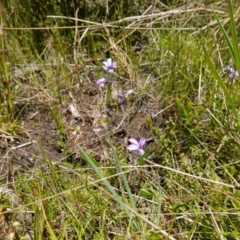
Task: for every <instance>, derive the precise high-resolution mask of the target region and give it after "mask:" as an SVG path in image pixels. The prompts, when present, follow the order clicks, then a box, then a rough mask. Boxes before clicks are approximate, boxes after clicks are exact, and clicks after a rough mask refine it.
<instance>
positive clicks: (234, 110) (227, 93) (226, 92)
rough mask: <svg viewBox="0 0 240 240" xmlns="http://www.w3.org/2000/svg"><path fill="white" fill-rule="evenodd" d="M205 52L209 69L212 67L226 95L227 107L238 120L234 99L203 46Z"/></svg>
mask: <svg viewBox="0 0 240 240" xmlns="http://www.w3.org/2000/svg"><path fill="white" fill-rule="evenodd" d="M203 50H204V55H205V58H206V61H207V63H208V65H209V67H210V69H211V71H212V73H213V75H214V77H215V78H216V79H217V81H218V83H219V85H220V87H221V88H222V90H223V92H224V94H225V97H226V102H227V105H228V106H229V107H230V108H231V109H232V112H233V114H234V116H235V118H236V119H238V115H237V110H236V107H235V104H234V102H233V100H232V97H231V95H230V93H229V91H228V89H227V87H226V85H225V84H224V82H223V80H222V78H221V77H220V76H219V74H218V72H217V70H216V68H215V67H214V65H213V63H212V61H211V59H210V58H209V56H208V53H207V50H206V48H205V47H204V46H203Z"/></svg>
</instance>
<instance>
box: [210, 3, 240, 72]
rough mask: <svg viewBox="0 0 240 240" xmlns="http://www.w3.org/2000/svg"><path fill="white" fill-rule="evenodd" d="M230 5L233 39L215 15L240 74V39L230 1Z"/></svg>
mask: <svg viewBox="0 0 240 240" xmlns="http://www.w3.org/2000/svg"><path fill="white" fill-rule="evenodd" d="M228 5H229V15H230V27H231V38H230V37H229V36H228V34H227V32H226V30H225V29H224V27H223V25H222V23H221V22H220V20H219V18H218V17H217V15H216V14H215V18H216V20H217V22H218V26H219V27H220V30H221V32H222V34H223V36H224V38H225V40H226V42H227V45H228V48H229V50H230V53H231V56H232V59H233V60H234V62H235V64H236V66H237V70H238V71H239V72H240V55H239V48H238V38H237V33H236V26H235V22H234V15H233V9H232V5H231V2H230V1H229V0H228Z"/></svg>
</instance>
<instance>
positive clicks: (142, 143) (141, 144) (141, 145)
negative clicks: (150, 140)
mask: <svg viewBox="0 0 240 240" xmlns="http://www.w3.org/2000/svg"><path fill="white" fill-rule="evenodd" d="M145 143H146V138H144V137H142V138H141V139H140V141H139V143H138V144H139V146H140V147H143V146H144V145H145Z"/></svg>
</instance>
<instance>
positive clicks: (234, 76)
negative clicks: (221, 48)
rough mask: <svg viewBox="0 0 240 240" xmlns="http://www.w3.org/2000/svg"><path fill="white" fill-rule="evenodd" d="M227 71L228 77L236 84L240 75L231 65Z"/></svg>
mask: <svg viewBox="0 0 240 240" xmlns="http://www.w3.org/2000/svg"><path fill="white" fill-rule="evenodd" d="M226 69H227V70H228V72H229V74H228V77H229V78H230V79H231V80H232V81H233V82H235V81H236V80H237V79H238V77H239V73H238V71H237V70H235V69H234V68H233V67H232V66H231V65H229V66H227V67H226Z"/></svg>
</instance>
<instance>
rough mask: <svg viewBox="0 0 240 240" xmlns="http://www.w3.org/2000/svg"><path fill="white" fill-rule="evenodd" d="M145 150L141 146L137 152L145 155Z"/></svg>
mask: <svg viewBox="0 0 240 240" xmlns="http://www.w3.org/2000/svg"><path fill="white" fill-rule="evenodd" d="M144 152H145V151H144V150H143V149H141V148H140V149H138V150H137V153H138V154H139V155H143V154H144Z"/></svg>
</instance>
